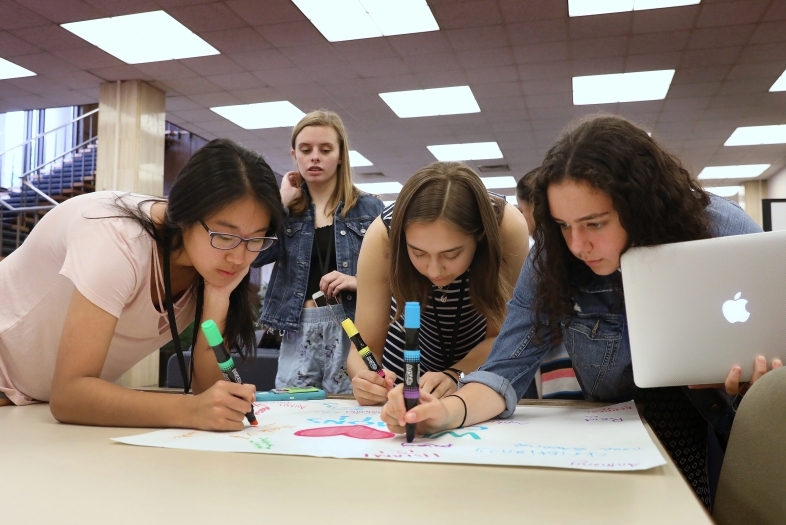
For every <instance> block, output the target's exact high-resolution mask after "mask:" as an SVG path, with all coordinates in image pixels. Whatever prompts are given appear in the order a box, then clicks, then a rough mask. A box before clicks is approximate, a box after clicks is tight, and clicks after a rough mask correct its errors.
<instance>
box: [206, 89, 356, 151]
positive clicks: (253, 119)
mask: <svg viewBox="0 0 786 525" xmlns="http://www.w3.org/2000/svg"><path fill="white" fill-rule="evenodd" d="M210 111H214V112H216V113H218V114H219V115H221V116H222V117H224V118H225V119H227V120H229V121H231V122H234V123H235V124H237V125H238V126H240V127H241V128H244V129H264V128H288V127H291V126H294V125H295V124H297V123H298V122H299V121H300V119H302V118H303V117H304V116H305V115H306V114H305V113H303V112H302V111H300V110H299V109H298V108H296V107H295V106H294V105H293V104H292V103H291V102H289V101H288V100H282V101H280V102H259V103H257V104H240V105H237V106H219V107H215V108H210ZM350 162H352V161H351V160H350Z"/></svg>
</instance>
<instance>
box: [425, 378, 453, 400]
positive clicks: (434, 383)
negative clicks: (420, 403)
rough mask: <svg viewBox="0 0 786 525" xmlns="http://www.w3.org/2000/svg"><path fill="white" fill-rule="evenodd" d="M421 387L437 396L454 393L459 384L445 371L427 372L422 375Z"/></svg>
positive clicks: (441, 396)
mask: <svg viewBox="0 0 786 525" xmlns="http://www.w3.org/2000/svg"><path fill="white" fill-rule="evenodd" d="M419 386H420V389H421V390H423V391H425V392H428V393H429V394H431V395H432V396H434V397H436V398H443V397H445V396H449V395H450V394H454V393H455V392H456V390H457V389H458V385H457V384H456V382H455V381H453V379H451V378H450V377H448V376H447V374H445V373H444V372H426V373H424V374H423V375H421V376H420V385H419Z"/></svg>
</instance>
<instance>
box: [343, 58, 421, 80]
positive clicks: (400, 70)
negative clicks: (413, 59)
mask: <svg viewBox="0 0 786 525" xmlns="http://www.w3.org/2000/svg"><path fill="white" fill-rule="evenodd" d="M351 65H352V67H354V68H355V70H356V71H357V72H358V74H359V75H360V76H361V77H387V76H390V75H406V74H408V73H409V67H407V65H406V64H405V63H404V60H402V59H401V58H398V57H396V58H377V59H371V60H358V61H352V62H351Z"/></svg>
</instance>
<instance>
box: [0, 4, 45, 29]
mask: <svg viewBox="0 0 786 525" xmlns="http://www.w3.org/2000/svg"><path fill="white" fill-rule="evenodd" d="M51 24H52V23H51V22H50V21H49V20H47V19H46V18H44V17H43V16H40V15H37V14H36V13H34V12H33V11H31V10H30V9H28V8H26V7H23V6H22V5H20V4H18V3H16V2H14V1H13V0H4V1H2V2H0V30H4V31H10V30H13V29H22V28H25V27H37V26H45V25H51Z"/></svg>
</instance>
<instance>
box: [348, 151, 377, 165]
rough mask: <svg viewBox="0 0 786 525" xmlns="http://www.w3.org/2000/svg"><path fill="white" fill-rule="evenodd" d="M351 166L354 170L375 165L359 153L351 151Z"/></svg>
mask: <svg viewBox="0 0 786 525" xmlns="http://www.w3.org/2000/svg"><path fill="white" fill-rule="evenodd" d="M349 165H350V166H352V167H353V168H362V167H363V166H373V165H374V163H373V162H371V161H370V160H368V159H367V158H366V157H364V156H363V155H361V154H360V153H358V152H357V151H355V150H353V149H351V150H349Z"/></svg>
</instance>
